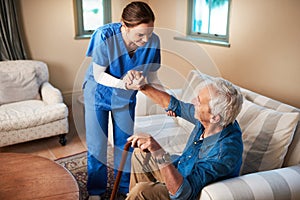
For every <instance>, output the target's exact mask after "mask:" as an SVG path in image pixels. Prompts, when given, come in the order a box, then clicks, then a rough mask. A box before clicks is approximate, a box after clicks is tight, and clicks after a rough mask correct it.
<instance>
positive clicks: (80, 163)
mask: <svg viewBox="0 0 300 200" xmlns="http://www.w3.org/2000/svg"><path fill="white" fill-rule="evenodd" d="M86 155H87V153H86V152H83V153H79V154H76V155H72V156H69V157H65V158H60V159H58V160H56V161H55V162H56V163H58V164H60V165H61V166H63V167H65V168H66V169H67V170H69V171H70V172H71V173H72V175H73V176H74V177H75V179H76V181H77V183H78V187H79V191H80V200H87V199H88V198H89V195H88V193H87V190H86V183H87V158H86ZM113 176H114V175H113V169H112V168H108V183H107V192H106V194H105V199H109V197H110V194H111V191H112V188H113V181H114V178H113Z"/></svg>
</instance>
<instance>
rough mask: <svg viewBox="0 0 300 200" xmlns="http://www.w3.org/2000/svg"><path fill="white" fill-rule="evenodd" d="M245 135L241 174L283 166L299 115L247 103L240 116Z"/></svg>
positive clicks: (239, 119) (245, 102)
mask: <svg viewBox="0 0 300 200" xmlns="http://www.w3.org/2000/svg"><path fill="white" fill-rule="evenodd" d="M237 120H238V122H239V123H240V126H241V129H242V132H243V142H244V152H243V165H242V169H241V174H246V173H251V172H256V171H264V170H271V169H276V168H279V167H281V166H282V164H283V161H284V157H285V155H286V153H287V150H288V147H289V145H290V143H291V141H292V139H293V134H294V132H295V128H296V126H297V123H298V120H299V113H288V112H279V111H275V110H272V109H268V108H265V107H262V106H259V105H257V104H254V103H252V102H250V101H248V100H246V99H245V100H244V103H243V106H242V110H241V112H240V114H239V115H238V117H237Z"/></svg>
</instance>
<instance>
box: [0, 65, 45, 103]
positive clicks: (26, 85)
mask: <svg viewBox="0 0 300 200" xmlns="http://www.w3.org/2000/svg"><path fill="white" fill-rule="evenodd" d="M37 98H39V85H38V83H37V78H36V73H35V69H34V68H19V69H17V68H0V105H1V104H5V103H12V102H17V101H24V100H29V99H37Z"/></svg>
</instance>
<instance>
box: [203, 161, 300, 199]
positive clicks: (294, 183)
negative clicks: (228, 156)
mask: <svg viewBox="0 0 300 200" xmlns="http://www.w3.org/2000/svg"><path fill="white" fill-rule="evenodd" d="M299 188H300V165H295V166H291V167H286V168H281V169H276V170H270V171H264V172H257V173H252V174H247V175H243V176H240V177H236V178H232V179H227V180H224V181H219V182H216V183H213V184H210V185H207V186H206V187H204V188H203V189H202V191H201V194H200V199H201V200H204V199H205V200H206V199H222V200H223V199H227V200H230V199H234V200H238V199H242V200H248V199H249V200H250V199H251V200H253V199H255V200H265V199H300V190H299Z"/></svg>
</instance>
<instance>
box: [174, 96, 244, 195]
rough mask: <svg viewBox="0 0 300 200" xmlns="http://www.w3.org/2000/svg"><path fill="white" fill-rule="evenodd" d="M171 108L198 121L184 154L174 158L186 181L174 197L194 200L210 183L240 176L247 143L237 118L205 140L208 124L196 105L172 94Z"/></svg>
mask: <svg viewBox="0 0 300 200" xmlns="http://www.w3.org/2000/svg"><path fill="white" fill-rule="evenodd" d="M168 110H172V111H174V112H175V113H176V115H177V116H179V117H182V118H184V119H186V120H188V121H189V122H191V123H193V124H195V128H194V129H193V131H192V133H191V135H190V137H189V139H188V142H187V145H186V147H185V149H184V151H183V153H182V155H181V156H179V157H178V158H177V159H176V160H175V161H174V165H175V167H176V168H177V169H178V171H179V172H180V174H181V175H182V176H183V178H184V180H183V183H182V185H181V186H180V188H179V189H178V191H177V192H176V194H175V195H171V194H170V198H171V199H182V200H188V199H193V200H194V199H196V198H197V196H198V195H199V193H200V191H201V190H202V188H203V187H204V186H206V185H207V184H209V183H212V182H215V181H218V180H222V179H226V178H231V177H236V176H238V175H239V171H240V168H241V164H242V153H243V142H242V132H241V129H240V127H239V124H238V122H237V121H235V122H234V123H232V124H229V125H228V126H227V127H225V128H224V129H223V130H222V131H221V132H219V133H217V134H214V135H212V136H209V137H206V138H204V139H201V135H202V133H203V131H204V127H203V125H202V124H201V123H200V122H199V120H197V119H195V117H194V113H195V109H194V105H192V104H189V103H184V102H181V101H179V100H177V99H175V98H174V97H173V96H172V97H171V101H170V103H169V106H168Z"/></svg>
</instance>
